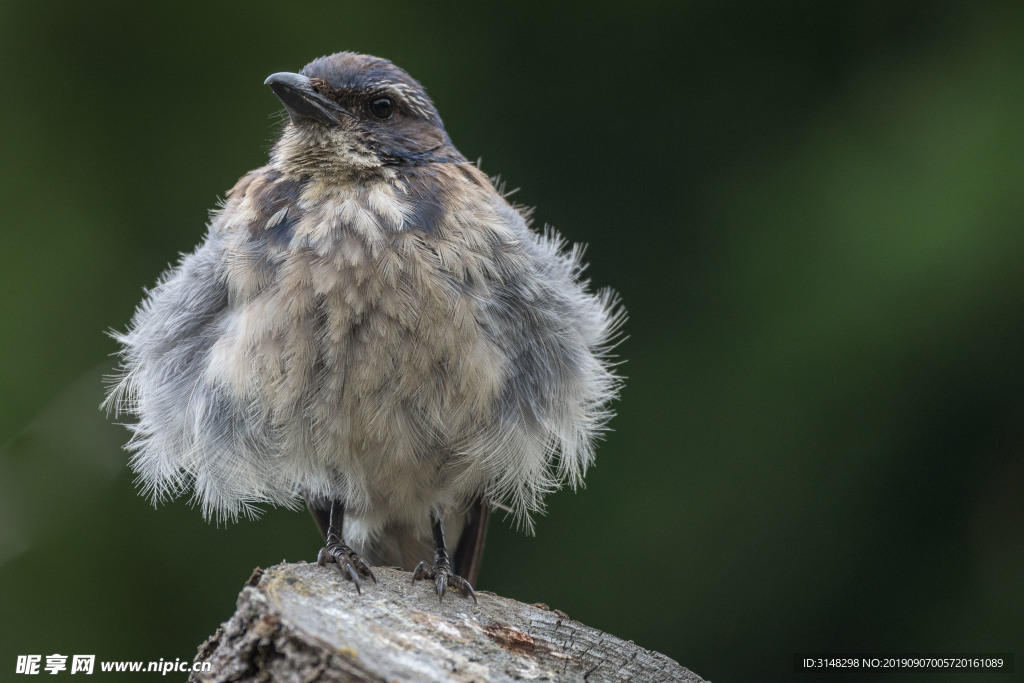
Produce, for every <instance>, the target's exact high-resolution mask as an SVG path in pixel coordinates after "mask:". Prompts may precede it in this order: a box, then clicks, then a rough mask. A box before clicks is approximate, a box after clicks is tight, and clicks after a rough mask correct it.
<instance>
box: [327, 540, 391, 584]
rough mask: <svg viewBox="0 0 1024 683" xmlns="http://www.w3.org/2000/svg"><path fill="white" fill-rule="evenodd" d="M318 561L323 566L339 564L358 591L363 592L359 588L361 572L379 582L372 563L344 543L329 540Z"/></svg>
mask: <svg viewBox="0 0 1024 683" xmlns="http://www.w3.org/2000/svg"><path fill="white" fill-rule="evenodd" d="M316 563H317V564H318V565H319V566H321V567H323V566H325V565H327V564H330V563H334V564H336V565H338V568H339V569H341V570H342V572H343V573H345V575H346V576H347V577H348V578H349V579H351V580H352V583H354V584H355V585H356V593H360V594H361V593H362V591H361V590H360V589H359V575H360V574H362V575H363V576H368V577H370V579H372V580H373V582H374V583H377V577H376V576H374V575H373V572H372V571H370V564H369V563H368V562H367V561H366V560H364V559H363V558H361V557H360V556H359V553H357V552H356V551H354V550H352V548H349V547H348V546H347V545H345V544H344V543H338V542H333V543H330V542H329V543H328V544H327V547H326V548H321V549H320V554H319V555H317V556H316Z"/></svg>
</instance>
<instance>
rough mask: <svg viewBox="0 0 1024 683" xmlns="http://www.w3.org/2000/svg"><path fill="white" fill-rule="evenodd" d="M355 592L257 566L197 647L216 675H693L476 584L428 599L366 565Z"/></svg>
mask: <svg viewBox="0 0 1024 683" xmlns="http://www.w3.org/2000/svg"><path fill="white" fill-rule="evenodd" d="M373 571H374V573H375V574H376V576H377V583H376V584H374V583H373V582H371V581H370V580H369V579H364V580H363V581H362V583H361V586H362V594H357V593H356V590H355V587H354V586H353V585H352V583H351V582H350V581H348V580H347V579H345V578H344V577H343V576H342V575H341V573H340V572H339V571H338V569H337V567H334V566H328V567H318V566H316V565H315V564H306V563H298V564H280V565H277V566H274V567H271V568H270V569H267V570H266V571H261V570H257V571H256V572H254V573H253V577H252V578H251V579H250V581H249V583H248V584H247V585H246V586H245V587H244V588H243V589H242V592H241V593H240V594H239V596H238V603H237V610H236V611H235V614H234V615H233V616H232V617H231V618H230V619H229V620H228V621H226V622H225V623H224V624H222V625H221V626H220V628H218V629H217V632H216V633H214V634H213V635H212V636H211V637H210V638H209V639H208V640H207V641H206V642H205V643H203V645H202V646H200V648H199V653H198V655H197V656H196V660H195V661H196V663H197V664H198V663H203V662H209V663H210V665H211V666H210V670H209V671H207V672H194V673H193V674H192V675H191V676H190V678H189V680H190V681H202V682H213V681H216V682H226V681H285V682H291V681H296V682H298V681H480V682H484V681H523V680H529V681H581V680H586V681H645V682H646V681H688V682H692V683H697V682H699V681H702V680H703V679H701V678H700V677H699V676H697V675H696V674H694V673H693V672H691V671H689V670H688V669H685V668H683V667H682V666H680V665H679V664H677V663H676V662H675V661H673V660H671V659H669V658H668V657H666V656H665V655H662V654H659V653H657V652H652V651H650V650H645V649H644V648H642V647H639V646H637V645H635V644H634V643H632V642H627V641H624V640H621V639H619V638H616V637H615V636H612V635H609V634H607V633H603V632H601V631H598V630H597V629H594V628H591V627H589V626H586V625H585V624H581V623H580V622H578V621H574V620H573V619H570V618H569V617H568V616H567V615H565V614H564V613H562V612H560V611H558V610H552V609H550V608H549V607H547V606H546V605H541V604H536V605H527V604H524V603H521V602H516V601H515V600H510V599H508V598H503V597H501V596H499V595H495V594H494V593H490V592H487V591H479V592H478V593H477V597H478V599H479V605H474V604H473V601H472V599H470V598H467V597H465V596H463V595H461V594H460V593H457V592H449V593H448V594H447V595H445V597H444V600H442V601H440V602H439V601H438V599H437V595H436V594H435V593H434V589H433V585H432V583H431V582H427V581H423V582H417V583H416V584H415V585H412V583H411V578H412V575H411V574H410V573H409V572H403V571H400V570H398V569H391V568H387V567H374V570H373Z"/></svg>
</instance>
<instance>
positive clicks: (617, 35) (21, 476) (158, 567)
mask: <svg viewBox="0 0 1024 683" xmlns="http://www.w3.org/2000/svg"><path fill="white" fill-rule="evenodd" d="M341 49H347V50H356V51H362V52H369V53H372V54H377V55H380V56H384V57H387V58H390V59H392V60H393V61H395V62H396V63H398V64H399V65H400V66H402V67H404V68H405V69H407V70H408V71H410V72H411V73H412V74H413V75H414V76H415V77H416V78H418V79H419V80H421V81H422V82H423V83H424V84H425V85H426V86H427V89H428V91H429V92H430V94H431V95H432V96H433V98H434V100H435V101H436V103H437V105H438V108H439V109H440V111H441V113H442V116H443V117H444V120H445V122H446V124H447V127H448V130H449V132H450V134H451V137H452V139H453V140H454V141H455V143H456V145H457V146H458V147H459V149H460V150H462V152H463V153H464V154H466V155H467V156H468V157H470V158H477V157H482V158H483V168H484V170H486V171H487V172H489V173H491V174H497V173H500V174H501V175H502V177H503V178H504V179H505V180H507V181H508V183H509V184H510V186H513V187H515V186H519V187H521V188H522V190H521V191H520V192H519V194H518V195H517V196H516V199H517V200H518V201H520V202H523V203H526V204H530V205H535V206H536V207H537V211H536V216H537V219H538V222H540V223H550V224H552V225H555V226H557V228H558V229H560V230H561V231H562V232H563V233H564V234H565V235H566V236H567V237H568V238H570V239H572V240H574V241H580V242H586V243H589V245H590V247H589V251H588V259H589V260H590V262H591V263H592V266H591V268H590V270H589V271H588V272H589V274H590V276H591V277H592V278H593V281H594V282H595V283H596V284H598V285H602V286H603V285H611V286H614V287H615V288H616V289H618V290H619V291H620V292H621V294H622V297H623V299H624V301H625V304H626V306H627V307H628V309H629V312H630V320H629V323H628V325H627V333H628V334H629V335H630V336H629V339H628V340H627V341H626V342H625V343H624V344H623V345H622V346H621V347H620V352H621V355H622V357H624V358H625V359H627V363H626V365H625V366H624V368H623V372H624V374H626V375H627V376H628V382H627V385H626V389H625V391H624V393H623V396H622V400H621V401H620V403H619V406H618V409H619V415H618V417H617V418H616V419H615V421H614V422H613V428H614V431H613V432H611V433H610V434H609V435H608V438H607V440H606V441H605V443H604V444H603V445H602V446H601V448H600V449H599V452H598V460H597V463H598V464H597V467H596V468H595V469H594V470H592V472H591V474H590V476H589V478H588V481H587V488H586V489H585V490H583V491H581V492H578V493H576V494H572V493H571V492H568V491H563V492H561V493H559V494H557V495H555V496H552V497H551V499H550V507H549V514H548V516H547V517H545V518H543V519H540V520H538V525H537V535H536V537H533V538H530V537H526V536H523V535H519V534H517V533H515V532H514V531H513V530H511V529H510V528H509V525H508V524H502V523H501V522H500V516H499V521H496V523H495V524H493V525H492V530H491V534H490V537H489V545H488V550H487V554H486V556H485V563H484V569H483V574H482V576H481V579H480V581H479V587H480V588H484V589H490V590H494V591H497V592H499V593H502V594H505V595H508V596H511V597H515V598H518V599H520V600H524V601H527V602H535V601H543V602H546V603H548V604H550V605H551V606H552V607H556V608H559V609H562V610H564V611H566V612H568V613H569V615H570V616H572V617H574V618H576V619H579V620H581V621H583V622H586V623H588V624H590V625H592V626H595V627H599V628H602V629H605V630H608V631H610V632H612V633H614V634H615V635H618V636H620V637H622V638H625V639H632V640H634V641H636V642H637V643H639V644H641V645H643V646H644V647H648V648H652V649H657V650H660V651H662V652H664V653H666V654H668V655H669V656H671V657H673V658H675V659H676V660H678V661H679V662H680V663H682V664H683V665H685V666H687V667H689V668H691V669H693V670H694V671H696V672H697V673H699V674H701V675H702V676H704V677H707V678H710V679H713V680H715V681H740V680H756V679H761V680H764V679H766V678H770V679H778V678H785V677H790V676H792V675H793V674H792V656H793V653H794V652H798V651H813V650H827V651H875V652H897V651H907V650H910V651H932V652H993V651H1003V652H1006V651H1015V652H1016V654H1017V657H1018V662H1017V670H1018V672H1019V671H1020V670H1021V669H1022V668H1024V661H1020V658H1021V655H1022V654H1024V651H1022V649H1021V643H1024V616H1022V615H1024V503H1022V494H1024V458H1022V449H1024V230H1022V227H1024V172H1022V159H1024V3H1019V2H1006V3H985V2H976V3H962V2H937V1H936V2H907V1H902V2H892V1H887V2H878V1H873V2H864V3H821V2H811V1H805V2H793V3H781V4H780V3H761V4H758V5H755V4H751V3H737V2H714V3H713V2H704V3H696V2H664V3H647V2H637V3H631V4H629V5H628V6H627V7H623V6H621V5H618V4H612V3H604V4H602V3H588V4H587V5H581V6H571V5H568V4H565V5H562V4H558V5H555V4H547V3H536V4H533V3H519V4H516V5H514V6H511V5H510V6H502V7H499V6H487V7H482V6H476V5H468V4H467V5H465V6H462V7H457V8H456V7H453V6H449V7H448V8H447V9H445V10H441V9H437V8H435V7H433V6H431V4H430V3H422V4H421V3H405V4H403V3H366V2H364V3H351V4H350V3H316V4H314V3H309V4H302V3H274V4H271V3H264V2H203V3H191V2H179V3H165V4H155V3H154V4H144V3H137V2H128V1H123V2H107V1H103V2H90V3H77V2H70V1H57V0H52V1H46V0H42V1H39V2H34V3H24V2H23V3H12V2H0V67H2V69H0V72H2V73H3V78H4V87H3V95H2V106H0V117H2V118H0V130H2V131H3V152H2V156H0V207H2V224H0V292H2V296H0V326H2V328H0V329H2V332H3V333H2V337H0V351H2V353H0V387H2V394H0V444H3V447H2V453H0V623H2V624H3V625H4V626H3V636H4V637H3V638H0V678H3V679H5V680H6V679H8V678H9V676H10V675H11V672H13V667H14V658H15V655H16V654H31V653H36V654H43V655H46V654H52V653H54V652H59V653H64V654H74V653H80V654H89V653H94V654H96V655H97V658H98V659H103V660H112V659H133V660H157V659H160V658H163V659H165V660H174V659H175V658H178V657H180V658H182V659H190V658H191V657H192V656H193V655H194V652H195V648H196V646H197V645H198V644H199V643H200V642H201V641H202V640H203V638H205V637H206V636H207V635H208V634H210V633H211V632H212V631H213V630H214V629H215V628H216V627H217V625H218V624H219V623H220V622H221V621H223V620H225V619H226V618H227V617H228V616H229V615H230V614H231V613H232V610H233V607H234V601H235V596H236V593H237V591H238V590H239V588H240V587H241V585H242V583H243V581H244V580H245V579H246V578H247V577H248V576H249V573H250V571H251V570H252V568H253V567H254V566H255V565H261V566H268V565H271V564H274V563H276V562H279V561H281V560H282V559H288V560H312V559H313V558H314V557H315V556H316V551H317V549H318V547H319V541H318V537H317V534H316V531H315V528H314V526H313V524H312V523H311V521H310V519H309V518H308V517H307V516H306V515H305V514H304V513H295V512H288V511H283V510H271V511H268V512H267V514H266V515H265V516H264V518H263V519H262V520H260V521H258V522H241V523H239V524H237V525H233V526H229V527H228V528H226V529H225V528H216V527H215V526H213V525H208V524H206V523H205V522H204V521H203V520H202V519H201V516H200V515H199V513H198V512H197V511H196V510H194V509H192V508H190V507H189V506H188V504H187V503H186V502H185V501H177V502H175V503H173V504H171V505H167V506H163V507H161V508H160V509H158V510H154V509H153V508H151V507H150V506H149V505H148V504H147V502H146V501H144V500H142V499H140V498H139V497H138V496H137V495H136V494H135V490H134V486H133V482H132V476H131V474H130V473H129V472H128V470H127V468H126V466H125V462H126V456H125V454H124V453H123V452H122V451H121V450H120V447H121V445H122V444H123V442H124V441H125V439H126V432H125V431H124V429H123V428H120V427H118V426H116V425H113V424H111V423H110V422H108V421H107V420H106V419H105V417H104V416H103V415H102V414H101V412H100V411H99V410H98V409H97V405H98V404H99V402H100V400H101V397H102V383H101V376H102V375H103V374H104V373H105V372H107V371H109V369H110V367H111V365H112V360H111V359H110V358H109V354H111V353H112V352H113V351H114V349H115V345H114V343H113V341H111V340H110V339H109V338H107V337H106V336H104V334H103V331H104V330H105V329H107V328H111V327H113V328H118V329H122V328H123V327H124V326H125V325H126V323H127V321H128V319H129V317H130V315H131V313H132V310H133V308H134V306H135V305H136V303H138V301H139V300H140V298H141V296H142V287H144V286H151V285H152V284H153V283H154V282H155V280H156V278H157V276H158V275H159V273H160V272H161V271H162V270H163V269H164V268H165V267H166V265H167V264H168V263H169V262H171V261H173V260H175V259H176V257H177V254H178V253H179V252H182V251H187V250H191V248H192V247H193V246H194V245H195V244H196V243H197V242H198V241H199V240H200V239H201V237H202V234H203V231H204V222H205V221H206V218H207V212H208V210H209V209H211V208H213V207H214V205H215V202H216V200H217V198H218V197H220V196H223V194H224V192H225V191H226V190H227V189H228V188H229V187H231V185H232V184H233V183H234V182H235V180H236V179H237V178H238V177H239V176H241V175H242V174H243V173H245V172H246V171H247V170H249V169H251V168H254V167H256V166H259V165H261V164H263V163H264V161H265V159H266V153H267V149H268V147H269V144H270V142H271V141H272V139H273V137H274V135H275V129H276V123H275V122H276V120H277V119H276V117H275V113H276V112H278V111H279V104H278V102H277V100H276V98H275V97H274V96H273V94H272V93H271V92H270V91H269V89H268V88H266V87H264V86H263V85H262V83H263V79H264V78H265V77H266V76H267V75H268V74H270V73H272V72H275V71H282V70H297V69H299V68H300V67H301V66H302V65H303V64H305V63H306V62H307V61H309V60H311V59H312V58H314V57H317V56H320V55H322V54H326V53H330V52H334V51H337V50H341ZM456 599H457V598H456ZM1017 675H1018V676H1019V674H1017ZM852 679H853V677H850V678H846V679H844V680H852ZM1007 679H1008V677H1006V676H1001V677H999V680H1007ZM992 680H995V678H993V679H992Z"/></svg>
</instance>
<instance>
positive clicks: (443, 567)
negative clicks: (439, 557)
mask: <svg viewBox="0 0 1024 683" xmlns="http://www.w3.org/2000/svg"><path fill="white" fill-rule="evenodd" d="M418 579H433V580H434V590H436V591H437V601H438V602H441V598H443V597H444V594H445V593H446V592H447V590H448V586H451V587H452V588H456V589H458V590H459V591H460V592H461V593H462V594H463V595H465V596H468V597H470V598H473V603H474V604H480V603H478V602H477V599H476V591H474V590H473V586H471V585H470V583H469V581H466V580H465V579H464V578H462V577H461V576H459V575H458V574H456V573H455V572H453V571H452V568H451V566H450V565H449V564H448V562H446V561H441V562H438V563H437V564H436V565H433V564H427V563H426V562H420V563H419V564H417V565H416V568H415V569H414V570H413V571H412V582H413V583H416V581H417V580H418Z"/></svg>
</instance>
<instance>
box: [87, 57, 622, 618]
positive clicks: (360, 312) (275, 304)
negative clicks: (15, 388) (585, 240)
mask: <svg viewBox="0 0 1024 683" xmlns="http://www.w3.org/2000/svg"><path fill="white" fill-rule="evenodd" d="M265 85H267V86H269V87H270V89H271V91H272V92H273V93H274V94H275V95H276V96H277V98H278V99H279V100H280V103H281V104H282V105H283V106H284V112H285V113H286V114H287V116H286V117H282V122H283V125H282V128H281V131H280V135H279V137H278V138H277V140H276V142H275V143H274V144H273V146H272V148H271V149H270V153H269V160H268V162H267V164H266V165H264V166H262V167H260V168H257V169H255V170H253V171H251V172H249V173H247V174H246V175H244V176H243V177H242V178H241V179H240V180H239V181H238V182H237V184H235V186H234V187H233V188H232V189H231V190H230V191H228V192H227V194H226V196H225V198H224V199H223V200H222V201H221V202H220V203H219V205H218V207H217V208H216V209H215V210H214V211H212V212H211V216H210V220H209V221H208V223H207V225H206V232H205V235H204V236H203V238H202V240H201V242H200V243H199V245H198V246H197V247H196V248H195V250H194V251H192V252H191V253H187V254H184V255H181V257H180V259H179V261H178V262H177V263H176V264H174V265H172V266H170V267H169V269H168V270H167V271H166V272H164V273H163V275H162V276H161V277H160V278H159V280H158V281H157V284H156V285H155V286H154V287H153V288H152V289H148V290H146V291H145V296H144V298H143V301H142V302H141V303H140V304H139V306H138V308H137V309H136V311H135V313H134V314H133V316H132V318H131V322H130V323H129V325H128V328H127V330H126V331H124V332H118V331H111V332H110V334H111V335H112V336H113V337H114V338H115V339H116V341H117V342H118V344H119V349H118V351H117V354H116V355H117V356H118V361H117V366H116V370H115V372H114V374H113V375H111V376H110V377H109V378H108V387H107V395H106V399H105V401H104V407H105V408H106V409H107V410H108V411H109V412H110V413H112V414H114V415H118V416H120V415H125V416H127V417H129V418H130V419H131V420H132V421H130V422H128V423H127V426H128V428H129V429H130V431H131V434H130V438H129V440H128V443H127V444H126V446H125V448H126V449H127V450H128V451H129V452H130V454H131V456H130V460H129V464H130V467H131V468H132V470H133V471H134V473H135V474H136V478H137V479H136V485H137V487H138V488H139V490H140V494H141V495H144V496H146V497H147V498H149V499H150V500H151V502H153V504H154V505H156V504H157V503H159V502H162V501H165V500H168V499H172V498H176V497H179V496H182V495H186V494H188V495H189V496H190V499H191V502H192V503H193V504H194V505H197V506H198V507H200V509H201V511H202V513H203V515H204V517H206V518H207V519H208V520H209V519H212V520H216V521H217V522H221V521H234V520H237V519H238V518H239V517H240V516H242V517H255V516H257V515H258V514H259V512H260V510H261V506H263V505H273V506H284V507H289V508H298V507H300V506H301V505H302V504H303V502H305V505H306V507H307V508H308V510H309V511H310V513H311V514H312V516H313V518H314V520H315V522H316V524H317V526H318V528H319V530H320V532H321V534H322V536H323V538H324V542H325V544H324V546H323V548H322V549H321V550H320V552H319V555H318V557H317V563H318V564H319V565H321V566H323V565H337V567H338V569H339V570H340V571H341V572H342V575H343V576H345V577H346V578H348V579H351V581H352V582H353V583H354V584H355V589H356V591H359V592H361V589H360V577H363V578H368V579H371V580H372V581H374V582H376V576H375V575H374V574H373V570H372V567H373V566H385V565H386V566H397V567H400V568H402V569H405V570H406V571H412V572H413V578H412V581H413V583H415V582H416V581H418V580H432V581H433V589H434V591H435V592H436V594H437V597H438V599H439V600H440V599H442V598H443V596H444V595H445V592H446V590H448V588H449V587H451V588H453V589H456V590H458V591H459V592H460V593H462V594H463V595H464V596H466V597H469V598H472V599H473V600H474V602H475V601H476V600H477V597H476V592H475V590H474V588H473V583H475V582H476V581H477V575H478V571H479V566H480V558H481V555H482V552H483V544H484V537H485V534H486V529H487V522H488V518H489V515H490V514H491V512H492V511H494V510H497V509H503V510H505V511H506V513H507V514H509V515H511V517H512V519H513V521H514V523H515V524H516V526H517V527H521V528H524V529H525V530H526V532H527V533H532V532H533V515H535V514H537V513H540V512H543V510H544V497H545V496H546V495H547V494H549V493H550V492H552V491H554V490H556V489H559V488H561V487H563V486H566V485H568V486H571V487H572V488H574V489H575V488H577V487H579V486H580V485H581V484H582V482H583V477H584V475H585V474H586V472H587V469H588V467H589V466H590V465H591V464H592V463H593V461H594V449H595V442H596V440H597V439H599V438H600V437H601V435H602V434H603V432H604V431H605V430H606V429H607V425H608V421H609V420H610V418H611V417H612V414H613V411H612V408H611V404H612V402H613V401H614V400H615V399H617V397H618V394H619V392H620V389H621V385H622V378H621V377H620V376H619V375H618V374H617V365H618V361H617V360H616V359H615V357H614V356H613V354H612V350H613V348H614V346H615V345H616V343H617V341H618V340H619V338H620V337H621V334H620V331H621V327H622V324H623V322H624V320H625V310H624V308H623V306H622V304H621V302H620V300H619V298H618V296H617V294H615V293H614V292H613V291H612V290H610V289H607V288H605V289H599V290H593V289H592V288H591V285H590V282H589V281H588V280H587V279H585V278H584V277H583V275H582V271H583V269H584V264H583V262H582V255H583V250H582V248H581V247H580V246H578V245H570V244H569V243H568V242H567V241H566V240H564V239H563V238H562V237H561V236H560V235H559V234H558V233H557V232H555V231H554V230H553V229H550V228H545V229H543V230H537V229H536V228H535V227H534V225H533V222H532V216H531V211H530V210H528V209H526V208H524V207H522V206H518V205H515V204H513V203H511V202H510V201H509V199H508V194H509V193H506V192H505V191H504V187H503V186H502V185H501V184H500V181H498V179H496V178H495V179H492V178H490V177H488V176H487V175H485V174H484V173H483V171H482V170H481V169H480V165H479V162H477V163H472V162H470V161H468V160H467V159H466V157H464V156H463V155H462V154H461V153H460V152H459V151H458V150H457V149H456V148H455V147H454V145H453V144H452V142H451V140H450V138H449V136H448V133H447V132H446V130H445V127H444V124H443V123H442V121H441V118H440V116H439V114H438V111H437V108H436V107H435V105H434V103H433V101H432V100H431V99H430V98H429V97H428V96H427V94H426V91H425V89H424V88H423V86H422V85H420V83H419V82H417V81H416V80H414V79H413V78H412V77H411V76H410V75H409V74H407V73H406V72H405V71H404V70H402V69H400V68H399V67H397V66H395V65H394V64H393V63H392V62H390V61H388V60H386V59H383V58H379V57H374V56H370V55H365V54H359V53H354V52H339V53H336V54H332V55H328V56H325V57H321V58H318V59H315V60H314V61H312V62H310V63H309V64H307V65H306V66H305V67H303V68H302V70H301V71H300V72H298V73H292V72H279V73H274V74H272V75H270V76H269V77H268V78H267V79H266V80H265Z"/></svg>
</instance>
